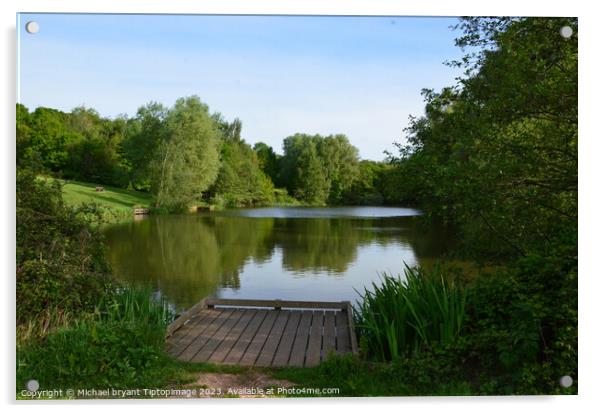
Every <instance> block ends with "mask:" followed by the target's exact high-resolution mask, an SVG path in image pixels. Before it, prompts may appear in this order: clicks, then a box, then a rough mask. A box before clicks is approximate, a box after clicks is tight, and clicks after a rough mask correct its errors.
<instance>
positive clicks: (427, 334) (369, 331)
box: [355, 267, 466, 361]
mask: <svg viewBox="0 0 602 413" xmlns="http://www.w3.org/2000/svg"><path fill="white" fill-rule="evenodd" d="M355 318H356V323H357V328H358V331H359V334H360V337H361V339H360V344H361V346H362V347H363V348H364V349H365V352H366V353H367V356H368V357H370V358H373V359H375V360H379V361H391V360H398V359H399V358H400V357H402V356H404V355H407V354H408V353H411V352H419V351H421V350H424V349H429V348H433V346H436V345H449V344H452V343H453V342H454V341H455V340H456V339H457V338H458V336H459V335H460V333H461V331H462V327H463V325H464V321H465V318H466V292H465V290H464V289H462V288H460V287H459V286H458V285H457V284H456V283H455V282H453V281H449V280H447V279H446V278H445V277H444V276H443V274H442V273H440V271H438V269H434V270H433V271H431V272H429V273H427V272H425V271H423V270H420V269H412V268H410V267H406V269H405V279H403V280H402V279H401V278H400V277H398V278H393V277H389V276H386V275H385V276H384V277H383V279H382V285H376V284H375V283H373V284H372V288H371V290H369V289H367V288H366V289H365V292H364V295H363V296H362V298H361V302H360V304H359V308H358V309H357V310H356V311H355Z"/></svg>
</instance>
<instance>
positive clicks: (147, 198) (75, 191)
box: [63, 181, 152, 211]
mask: <svg viewBox="0 0 602 413" xmlns="http://www.w3.org/2000/svg"><path fill="white" fill-rule="evenodd" d="M97 186H101V185H97V184H90V183H86V182H76V181H68V183H65V185H64V186H63V198H64V199H65V202H67V203H68V204H70V205H73V206H78V205H81V204H82V203H90V202H95V203H97V204H100V205H102V206H106V207H109V208H114V209H122V210H127V211H131V209H132V208H133V207H134V206H140V207H144V208H148V207H149V206H150V204H151V201H152V199H151V195H150V194H147V193H144V192H138V191H130V190H127V189H121V188H115V187H111V186H103V188H104V191H103V192H96V187H97Z"/></svg>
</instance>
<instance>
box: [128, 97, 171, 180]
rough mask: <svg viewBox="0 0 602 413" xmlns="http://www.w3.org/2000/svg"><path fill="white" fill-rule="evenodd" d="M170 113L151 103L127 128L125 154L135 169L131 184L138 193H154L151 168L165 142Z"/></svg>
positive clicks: (142, 109)
mask: <svg viewBox="0 0 602 413" xmlns="http://www.w3.org/2000/svg"><path fill="white" fill-rule="evenodd" d="M167 113H168V110H167V108H165V107H164V106H163V105H161V104H160V103H156V102H150V103H148V104H147V105H145V106H142V107H140V108H139V109H138V112H137V115H136V118H134V119H132V120H131V121H129V122H127V124H126V139H125V140H124V142H123V152H124V157H125V159H126V160H127V162H128V163H129V165H130V169H131V173H130V182H131V183H132V186H133V187H134V188H136V189H142V190H149V189H150V186H151V170H150V166H151V164H152V161H153V159H154V157H155V156H156V153H155V152H156V150H157V148H158V147H159V145H160V144H161V142H163V141H164V140H165V136H164V135H165V132H166V131H165V127H164V123H165V120H166V118H167Z"/></svg>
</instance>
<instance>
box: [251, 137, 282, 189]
mask: <svg viewBox="0 0 602 413" xmlns="http://www.w3.org/2000/svg"><path fill="white" fill-rule="evenodd" d="M253 150H254V151H255V153H256V154H257V159H258V160H259V167H260V168H261V170H262V171H263V173H265V174H266V175H267V176H268V177H269V178H270V179H271V180H272V182H273V183H274V184H275V185H276V186H284V185H282V183H281V181H280V174H279V161H280V157H279V156H278V155H277V154H276V152H274V149H272V147H271V146H269V145H267V144H266V143H263V142H257V143H256V144H255V145H253Z"/></svg>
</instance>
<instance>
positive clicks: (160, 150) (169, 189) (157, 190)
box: [150, 96, 220, 210]
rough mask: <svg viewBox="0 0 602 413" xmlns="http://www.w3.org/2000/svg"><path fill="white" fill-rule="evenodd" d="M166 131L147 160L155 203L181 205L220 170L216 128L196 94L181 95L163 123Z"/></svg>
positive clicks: (198, 193)
mask: <svg viewBox="0 0 602 413" xmlns="http://www.w3.org/2000/svg"><path fill="white" fill-rule="evenodd" d="M163 128H164V131H165V133H164V134H162V135H161V141H160V142H159V145H158V147H157V149H156V151H155V154H154V156H153V159H152V161H151V164H150V170H151V188H152V192H153V193H154V195H155V197H156V206H157V207H164V208H167V209H169V210H181V209H184V208H186V207H187V206H188V204H190V203H191V202H193V201H194V200H195V199H199V198H200V197H201V195H202V193H203V191H205V190H206V189H207V188H209V186H210V185H211V184H212V183H213V182H214V181H215V178H216V177H217V173H218V170H219V145H220V143H219V131H218V130H217V127H216V124H215V122H214V121H213V119H212V118H211V116H210V114H209V108H208V107H207V105H205V104H204V103H202V102H201V101H200V99H199V98H198V97H197V96H191V97H187V98H181V99H178V100H177V101H176V104H175V105H174V107H173V108H171V109H170V110H169V111H168V113H167V116H166V118H165V122H164V125H163Z"/></svg>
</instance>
